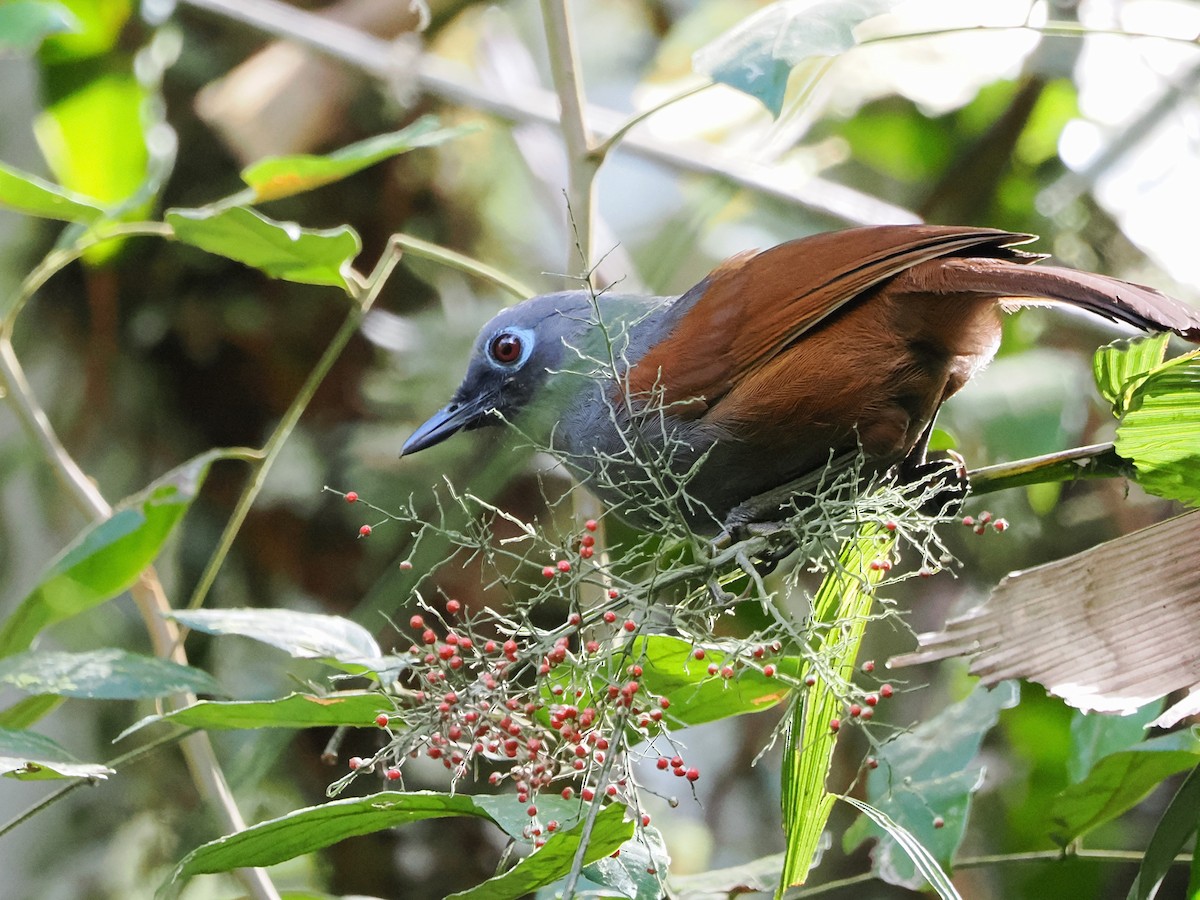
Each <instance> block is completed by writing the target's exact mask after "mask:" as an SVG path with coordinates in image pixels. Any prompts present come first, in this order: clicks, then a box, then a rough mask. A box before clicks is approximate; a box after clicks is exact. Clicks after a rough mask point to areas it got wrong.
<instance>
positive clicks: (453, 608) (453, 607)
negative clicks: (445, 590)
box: [446, 600, 462, 616]
mask: <svg viewBox="0 0 1200 900" xmlns="http://www.w3.org/2000/svg"><path fill="white" fill-rule="evenodd" d="M460 609H462V604H461V603H459V602H458V601H457V600H447V601H446V612H447V613H449V614H450V615H452V616H457V615H458V611H459V610H460Z"/></svg>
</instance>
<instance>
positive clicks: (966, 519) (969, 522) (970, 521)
mask: <svg viewBox="0 0 1200 900" xmlns="http://www.w3.org/2000/svg"><path fill="white" fill-rule="evenodd" d="M962 523H963V525H965V526H966V527H967V528H974V527H975V517H974V516H963V518H962Z"/></svg>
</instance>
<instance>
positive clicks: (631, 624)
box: [621, 619, 637, 631]
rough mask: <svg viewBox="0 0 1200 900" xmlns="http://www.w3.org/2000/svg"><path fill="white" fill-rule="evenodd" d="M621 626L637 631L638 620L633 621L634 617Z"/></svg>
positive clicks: (627, 629)
mask: <svg viewBox="0 0 1200 900" xmlns="http://www.w3.org/2000/svg"><path fill="white" fill-rule="evenodd" d="M621 627H622V628H624V629H625V630H626V631H637V622H635V621H633V620H632V619H628V620H626V622H625V624H624V625H622V626H621Z"/></svg>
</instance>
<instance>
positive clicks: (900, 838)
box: [842, 797, 962, 900]
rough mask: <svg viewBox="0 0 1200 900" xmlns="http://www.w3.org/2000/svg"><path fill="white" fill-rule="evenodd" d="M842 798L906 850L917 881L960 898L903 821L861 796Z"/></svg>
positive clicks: (952, 899)
mask: <svg viewBox="0 0 1200 900" xmlns="http://www.w3.org/2000/svg"><path fill="white" fill-rule="evenodd" d="M842 799H843V800H845V801H846V802H847V803H849V804H850V805H851V806H853V807H854V808H855V809H857V810H858V811H859V812H861V813H862V814H863V815H865V816H867V817H868V818H869V819H870V820H871V821H872V822H874V823H875V825H876V826H877V827H878V828H880V829H881V830H883V831H884V832H885V833H886V834H887V835H888V837H889V838H891V840H892V841H893V842H894V843H895V844H896V846H898V847H900V848H901V849H902V850H903V851H904V852H905V853H906V854H908V858H909V860H910V861H911V862H912V865H913V868H914V869H915V870H916V872H917V874H918V875H919V876H920V880H921V882H923V883H928V884H929V886H930V887H932V888H933V889H934V890H935V891H936V892H937V895H938V896H939V897H941V898H943V900H962V896H961V895H960V894H959V893H958V891H957V890H955V888H954V885H953V884H952V883H951V882H950V877H949V876H948V875H947V874H946V873H945V871H943V870H942V867H941V866H939V865H938V861H937V860H936V859H935V858H934V856H933V854H932V853H930V852H929V851H928V850H927V849H926V848H925V845H924V844H922V843H921V842H920V841H919V840H917V838H916V837H914V836H913V834H912V832H910V831H909V830H908V829H906V828H905V827H904V826H903V825H900V824H898V823H897V822H895V821H894V820H893V819H892V818H891V817H890V816H888V814H887V813H885V812H883V811H882V810H879V809H876V808H875V807H873V806H871V805H870V804H869V803H863V802H862V801H861V800H856V799H854V798H853V797H842Z"/></svg>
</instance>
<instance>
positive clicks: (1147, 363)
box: [1092, 334, 1171, 418]
mask: <svg viewBox="0 0 1200 900" xmlns="http://www.w3.org/2000/svg"><path fill="white" fill-rule="evenodd" d="M1170 337H1171V336H1170V335H1169V334H1156V335H1152V336H1150V337H1140V338H1134V339H1126V340H1120V341H1113V342H1112V343H1111V344H1108V345H1106V346H1104V347H1101V348H1100V349H1099V350H1097V351H1096V353H1095V355H1094V356H1093V357H1092V375H1093V377H1094V378H1095V379H1096V387H1097V388H1098V389H1099V391H1100V393H1101V394H1102V395H1103V396H1104V398H1105V399H1106V400H1108V402H1109V403H1111V404H1112V405H1113V413H1114V414H1115V415H1116V416H1117V418H1120V417H1121V416H1122V415H1124V414H1125V410H1126V408H1127V407H1128V405H1129V394H1130V391H1131V389H1132V388H1133V387H1135V386H1136V385H1137V384H1138V383H1139V382H1141V381H1142V379H1144V378H1145V376H1146V374H1147V373H1149V372H1151V371H1153V370H1154V369H1157V368H1158V367H1159V366H1161V365H1162V362H1163V357H1164V356H1165V355H1166V352H1167V342H1168V341H1169V340H1170Z"/></svg>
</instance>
